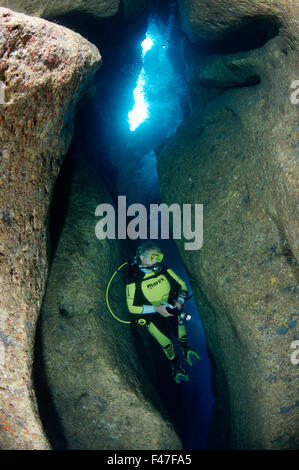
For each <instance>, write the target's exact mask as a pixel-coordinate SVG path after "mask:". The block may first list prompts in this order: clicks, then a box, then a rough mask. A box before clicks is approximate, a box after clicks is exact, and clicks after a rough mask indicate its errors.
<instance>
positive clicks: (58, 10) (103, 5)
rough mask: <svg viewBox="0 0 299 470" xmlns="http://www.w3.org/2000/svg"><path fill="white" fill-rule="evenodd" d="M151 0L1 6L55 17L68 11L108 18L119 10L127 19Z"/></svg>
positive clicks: (18, 0)
mask: <svg viewBox="0 0 299 470" xmlns="http://www.w3.org/2000/svg"><path fill="white" fill-rule="evenodd" d="M149 4H151V0H146V1H145V0H87V1H86V0H59V1H58V2H53V1H52V0H33V1H32V0H2V1H1V6H3V7H7V8H11V9H12V10H15V11H19V12H23V13H26V14H28V15H32V16H39V17H42V18H47V19H53V18H55V17H57V16H61V15H64V14H66V13H71V12H77V13H88V14H90V15H93V16H96V17H99V18H107V17H110V16H114V15H116V14H117V13H118V12H119V11H121V14H123V16H124V18H125V19H129V18H132V17H134V16H135V15H136V14H139V13H141V12H142V11H143V10H144V9H145V8H148V6H149Z"/></svg>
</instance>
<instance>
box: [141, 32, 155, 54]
mask: <svg viewBox="0 0 299 470" xmlns="http://www.w3.org/2000/svg"><path fill="white" fill-rule="evenodd" d="M153 45H154V43H153V41H152V39H151V38H150V37H149V36H148V35H146V38H145V39H144V41H142V43H141V47H142V57H144V56H145V54H146V53H147V51H149V50H150V49H151V48H152V47H153Z"/></svg>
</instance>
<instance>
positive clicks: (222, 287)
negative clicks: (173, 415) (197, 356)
mask: <svg viewBox="0 0 299 470" xmlns="http://www.w3.org/2000/svg"><path fill="white" fill-rule="evenodd" d="M180 3H181V12H182V15H183V20H184V24H185V26H186V25H189V26H188V28H190V31H189V33H190V37H192V38H193V39H195V40H196V41H199V40H200V39H201V38H203V39H207V38H213V39H216V38H217V39H219V38H221V37H222V33H223V31H226V34H227V38H228V37H229V33H230V32H232V30H235V28H236V27H238V28H239V27H240V26H241V24H242V21H244V22H245V23H246V22H247V20H246V17H247V16H251V17H258V16H259V15H261V16H263V15H264V13H265V11H267V12H268V14H269V15H270V16H273V17H274V19H275V18H276V19H275V21H276V22H278V23H280V24H281V25H282V26H281V29H280V31H279V34H277V36H276V37H273V38H272V39H271V40H269V41H266V42H265V44H264V45H263V46H262V47H259V48H256V49H254V50H249V51H248V50H247V51H245V52H242V51H239V52H238V53H237V54H231V55H230V54H225V55H224V54H222V55H221V54H216V55H213V56H209V57H205V58H204V59H201V58H200V57H199V58H198V62H195V63H194V64H193V72H194V73H193V79H192V80H193V81H192V83H191V88H192V91H193V99H194V100H198V103H196V102H195V103H194V110H195V112H194V114H193V115H192V117H191V118H190V120H189V121H188V122H186V123H185V125H184V126H182V127H181V128H180V129H179V130H178V132H177V133H176V135H175V137H174V138H173V139H172V141H171V142H170V143H169V144H168V146H167V147H166V149H165V150H164V152H163V153H162V154H161V155H160V158H159V160H158V166H159V176H160V181H161V194H162V198H163V201H164V202H166V203H168V204H171V203H173V202H177V203H181V204H182V203H202V204H203V205H204V244H203V247H202V249H201V250H200V251H198V252H187V251H184V250H183V245H182V243H181V242H178V245H179V249H180V252H181V255H182V257H183V259H184V262H185V263H186V267H187V269H188V271H189V272H190V279H191V282H192V287H193V290H194V292H195V294H196V299H197V302H198V305H199V307H200V311H201V316H202V320H203V324H204V327H205V332H206V335H207V341H208V346H209V349H210V350H211V351H212V353H213V356H214V358H215V364H216V377H215V380H216V389H217V397H216V405H215V413H214V417H213V420H212V433H211V445H212V446H219V447H224V446H226V445H228V446H229V447H232V448H242V449H244V448H249V449H272V448H273V449H278V448H279V449H289V448H295V447H296V446H298V442H297V441H296V422H297V421H298V419H297V416H298V411H297V410H298V401H297V399H298V397H297V389H298V388H297V383H296V375H295V374H296V366H295V365H293V364H292V363H291V360H290V355H291V352H292V349H291V342H292V341H293V340H295V339H298V325H297V321H298V310H297V308H298V265H297V264H296V259H297V261H298V257H299V250H298V241H299V237H298V206H297V204H298V160H297V159H298V129H297V119H298V105H295V104H292V103H291V93H292V91H293V90H292V89H291V83H292V81H294V80H296V79H298V35H299V34H298V30H297V29H296V27H297V28H298V23H297V22H296V21H297V20H298V2H291V1H289V2H275V1H274V2H270V1H268V2H251V1H248V2H235V1H229V2H228V1H224V2H223V1H221V2H220V1H214V2H210V1H209V2H208V1H194V2H187V1H186V2H185V1H181V2H180ZM242 18H243V19H244V18H245V20H243V19H242ZM188 28H187V29H188ZM257 78H258V79H257ZM244 85H247V86H244ZM250 85H251V86H250ZM170 169H171V170H170ZM178 174H180V175H182V177H181V178H177V175H178ZM227 416H230V419H229V421H228V419H227ZM297 438H298V436H297Z"/></svg>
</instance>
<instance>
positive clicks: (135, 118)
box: [128, 69, 149, 131]
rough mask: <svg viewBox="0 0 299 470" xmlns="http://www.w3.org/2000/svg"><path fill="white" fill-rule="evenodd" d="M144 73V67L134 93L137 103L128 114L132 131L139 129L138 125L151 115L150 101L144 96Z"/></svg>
mask: <svg viewBox="0 0 299 470" xmlns="http://www.w3.org/2000/svg"><path fill="white" fill-rule="evenodd" d="M144 75H145V73H144V69H142V70H141V73H140V75H139V77H138V82H137V86H136V88H135V90H134V93H133V95H134V99H135V104H134V107H133V109H132V111H130V112H129V114H128V116H129V123H130V130H131V131H135V129H137V127H138V126H139V125H140V124H141V123H142V122H143V121H145V120H146V119H147V118H148V117H149V112H148V103H147V102H146V101H145V98H144V85H145V78H144Z"/></svg>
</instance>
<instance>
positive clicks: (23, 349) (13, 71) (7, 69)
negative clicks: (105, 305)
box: [0, 8, 100, 449]
mask: <svg viewBox="0 0 299 470" xmlns="http://www.w3.org/2000/svg"><path fill="white" fill-rule="evenodd" d="M99 63H100V55H99V52H98V50H97V48H95V46H93V45H92V44H90V43H89V42H88V41H86V40H85V39H83V38H82V37H81V36H79V35H78V34H76V33H74V32H72V31H70V30H67V29H65V28H63V27H61V26H58V25H55V24H51V23H48V22H47V21H45V20H41V19H38V18H31V17H28V16H25V15H23V14H19V13H14V12H12V11H11V10H8V9H5V8H0V80H1V81H2V82H3V83H4V85H5V103H4V104H3V105H0V186H1V193H0V291H1V324H0V374H1V383H0V397H1V405H0V419H1V421H0V425H1V430H0V431H1V433H0V447H1V448H4V449H42V448H47V447H48V443H47V441H46V438H45V436H44V434H43V431H42V429H41V425H40V421H39V418H38V413H37V410H36V405H35V396H34V391H33V389H32V383H31V366H32V349H33V341H34V333H35V323H36V319H37V316H38V314H39V310H40V304H41V299H42V296H43V293H44V285H45V279H46V275H47V252H46V223H47V211H48V206H49V202H50V198H51V192H52V188H53V184H54V182H55V178H56V176H57V174H58V171H59V167H60V164H61V161H62V159H63V156H64V154H65V153H66V151H67V148H68V146H69V144H70V141H71V138H72V132H73V117H74V111H75V106H76V103H77V102H78V100H79V99H80V98H81V97H82V96H83V94H84V91H85V88H86V86H87V85H88V83H89V80H90V79H91V78H92V76H93V73H94V72H95V71H96V69H97V68H98V67H99Z"/></svg>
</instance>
